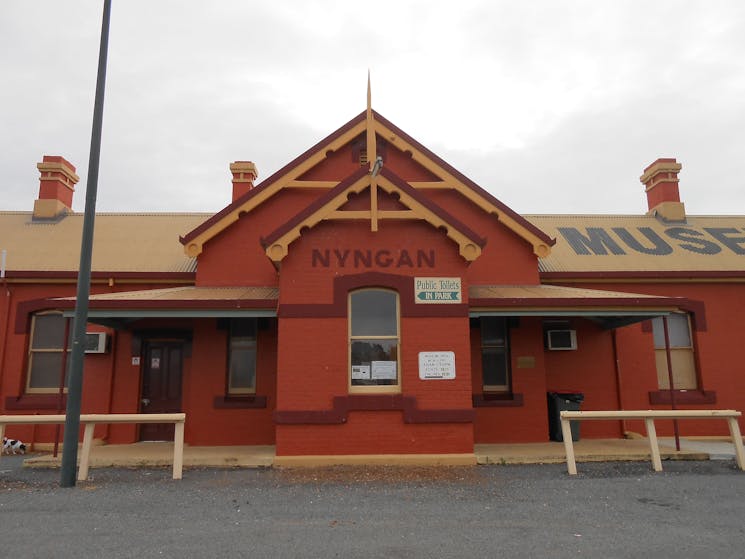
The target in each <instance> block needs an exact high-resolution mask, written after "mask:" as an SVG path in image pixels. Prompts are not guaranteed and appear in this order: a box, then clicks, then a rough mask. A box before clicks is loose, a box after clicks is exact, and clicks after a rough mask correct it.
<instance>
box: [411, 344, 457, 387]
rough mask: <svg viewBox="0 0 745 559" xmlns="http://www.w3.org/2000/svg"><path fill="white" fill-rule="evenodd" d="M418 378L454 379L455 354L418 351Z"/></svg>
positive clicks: (450, 352)
mask: <svg viewBox="0 0 745 559" xmlns="http://www.w3.org/2000/svg"><path fill="white" fill-rule="evenodd" d="M419 378H420V379H422V380H433V379H438V380H439V379H445V380H450V379H454V378H455V353H454V352H452V351H420V352H419Z"/></svg>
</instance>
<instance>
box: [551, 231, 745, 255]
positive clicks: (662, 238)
mask: <svg viewBox="0 0 745 559" xmlns="http://www.w3.org/2000/svg"><path fill="white" fill-rule="evenodd" d="M558 230H559V232H560V233H561V235H562V236H563V237H564V239H566V241H567V242H568V243H569V246H571V247H572V250H574V252H575V253H576V254H579V255H585V254H586V255H596V256H601V255H607V254H615V255H624V254H628V253H629V252H632V253H634V252H636V253H640V254H651V255H655V256H665V255H668V254H672V253H673V251H674V249H675V247H678V248H680V249H683V250H686V251H688V252H692V253H695V254H707V255H714V254H719V253H720V252H722V251H732V252H734V253H735V254H745V230H740V229H736V228H734V227H704V228H703V230H701V231H699V230H697V229H693V228H690V227H668V228H666V229H663V230H662V231H656V230H655V229H652V228H651V227H612V228H609V229H605V228H602V227H587V228H586V229H585V231H584V232H583V231H580V230H579V229H577V228H575V227H559V228H558Z"/></svg>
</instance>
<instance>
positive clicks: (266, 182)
mask: <svg viewBox="0 0 745 559" xmlns="http://www.w3.org/2000/svg"><path fill="white" fill-rule="evenodd" d="M365 117H366V115H365V112H362V113H360V114H359V115H357V116H356V117H354V118H353V119H352V120H350V121H349V122H347V123H346V124H344V125H343V126H342V127H341V128H339V129H338V130H336V131H335V132H332V133H331V134H329V135H328V136H326V137H325V138H324V139H323V140H321V141H320V142H318V143H317V144H315V145H314V146H313V147H311V148H310V149H308V150H306V151H305V152H303V153H302V154H301V155H299V156H298V157H296V158H295V159H293V160H292V161H290V162H289V163H288V164H287V165H285V166H284V167H282V168H281V169H280V170H279V171H277V172H276V173H274V174H273V175H272V176H270V177H269V178H267V179H265V180H263V181H261V183H259V184H258V185H256V186H255V187H253V188H252V189H251V190H249V191H248V192H246V193H245V194H244V195H243V196H241V197H239V198H237V199H236V200H234V201H233V202H232V203H231V204H230V205H228V206H226V207H225V208H223V209H222V210H220V211H219V212H217V213H216V214H215V215H213V216H212V217H210V218H209V219H208V220H207V221H205V222H203V223H202V224H201V225H198V226H197V227H196V228H195V229H192V230H191V231H189V232H188V233H187V234H186V235H184V236H182V237H179V241H181V244H184V245H185V244H186V243H188V242H189V241H191V240H192V239H193V238H195V237H197V236H198V235H200V234H201V233H203V232H204V231H206V230H207V229H209V228H210V227H212V226H213V225H214V224H216V223H218V222H219V221H220V220H221V219H222V218H223V217H225V216H226V215H228V214H229V213H231V212H232V211H233V210H234V209H236V208H238V207H240V206H241V205H243V204H244V203H245V202H247V201H248V200H250V199H251V198H253V197H254V196H256V195H257V194H258V193H259V192H261V191H262V190H264V189H265V188H267V186H268V185H270V184H272V183H273V182H275V181H276V180H277V179H279V178H280V177H281V176H282V175H284V174H286V173H287V172H288V171H290V170H291V169H293V168H294V167H297V166H298V165H299V164H300V163H302V162H303V161H305V160H306V159H308V158H309V157H310V156H311V155H313V154H314V153H316V152H317V151H318V150H320V149H322V148H323V147H324V146H325V145H327V144H329V143H331V142H333V141H334V140H336V139H337V138H339V137H340V136H342V135H344V134H345V133H346V132H347V131H348V130H350V129H352V128H354V127H355V126H356V125H357V124H359V123H360V122H362V121H363V120H365Z"/></svg>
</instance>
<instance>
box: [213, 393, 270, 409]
mask: <svg viewBox="0 0 745 559" xmlns="http://www.w3.org/2000/svg"><path fill="white" fill-rule="evenodd" d="M212 407H213V408H215V409H218V410H232V409H257V408H266V396H215V399H214V400H213V402H212Z"/></svg>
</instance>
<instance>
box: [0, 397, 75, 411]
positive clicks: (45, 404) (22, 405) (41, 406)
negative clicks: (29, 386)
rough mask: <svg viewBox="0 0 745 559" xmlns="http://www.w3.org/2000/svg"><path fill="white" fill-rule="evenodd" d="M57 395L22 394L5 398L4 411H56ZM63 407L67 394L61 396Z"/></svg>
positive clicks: (65, 403)
mask: <svg viewBox="0 0 745 559" xmlns="http://www.w3.org/2000/svg"><path fill="white" fill-rule="evenodd" d="M59 398H60V397H59V394H23V395H22V396H7V397H6V398H5V409H6V410H12V411H31V410H54V411H55V412H56V411H57V409H58V407H57V406H58V405H59ZM62 405H63V407H64V406H66V405H67V394H63V395H62Z"/></svg>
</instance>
